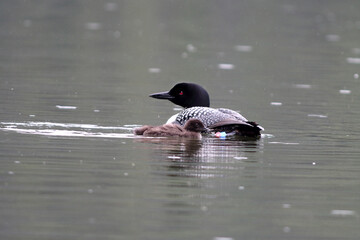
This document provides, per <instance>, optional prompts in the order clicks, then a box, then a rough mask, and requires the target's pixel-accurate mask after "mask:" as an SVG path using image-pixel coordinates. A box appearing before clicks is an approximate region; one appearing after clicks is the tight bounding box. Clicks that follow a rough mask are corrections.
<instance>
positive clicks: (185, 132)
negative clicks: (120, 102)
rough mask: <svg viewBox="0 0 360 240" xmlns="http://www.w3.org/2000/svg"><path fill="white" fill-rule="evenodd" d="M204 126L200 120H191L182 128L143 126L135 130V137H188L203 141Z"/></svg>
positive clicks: (172, 125)
mask: <svg viewBox="0 0 360 240" xmlns="http://www.w3.org/2000/svg"><path fill="white" fill-rule="evenodd" d="M206 131H207V129H206V128H205V127H204V124H203V123H202V122H201V121H200V120H198V119H190V120H188V121H187V122H186V123H185V126H184V127H182V126H180V125H178V124H171V123H170V124H164V125H161V126H156V127H154V126H148V125H146V126H143V127H139V128H135V129H134V134H135V135H144V136H153V137H170V136H176V137H187V138H195V139H201V134H200V133H201V132H206Z"/></svg>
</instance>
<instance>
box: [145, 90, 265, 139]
mask: <svg viewBox="0 0 360 240" xmlns="http://www.w3.org/2000/svg"><path fill="white" fill-rule="evenodd" d="M150 97H152V98H157V99H167V100H169V101H171V102H173V103H174V104H176V105H179V106H182V107H184V108H185V109H184V110H183V111H181V112H180V113H178V114H176V115H174V116H173V117H171V118H170V119H169V120H168V122H169V121H170V122H171V123H174V124H178V125H181V126H184V124H185V123H186V122H187V121H188V120H189V119H193V118H195V119H199V120H200V121H201V122H202V123H203V124H204V126H205V127H206V128H208V129H210V130H211V131H213V132H226V133H231V134H235V135H238V136H245V137H259V136H260V131H262V130H264V129H263V128H262V127H261V126H259V125H258V124H257V123H255V122H251V121H248V120H247V119H246V118H245V117H243V116H242V115H241V114H240V113H238V112H235V111H234V110H231V109H227V108H216V109H215V108H210V98H209V94H208V92H207V91H206V90H205V89H204V88H203V87H201V86H200V85H198V84H195V83H178V84H176V85H175V86H174V87H173V88H172V89H170V91H168V92H160V93H153V94H151V95H150Z"/></svg>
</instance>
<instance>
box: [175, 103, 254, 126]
mask: <svg viewBox="0 0 360 240" xmlns="http://www.w3.org/2000/svg"><path fill="white" fill-rule="evenodd" d="M224 110H226V109H222V110H219V109H215V108H210V107H191V108H186V109H184V110H183V111H182V112H180V113H179V114H178V115H177V117H176V120H175V123H177V124H180V125H184V124H185V123H186V121H187V120H189V119H191V118H196V119H199V120H200V121H201V122H202V123H203V124H204V125H205V127H208V128H211V127H212V126H215V124H218V123H220V122H226V121H231V123H232V124H235V123H237V124H247V123H246V122H247V120H246V118H244V117H242V116H241V115H240V114H239V113H237V112H235V111H233V110H230V109H228V111H224ZM229 113H231V114H229ZM234 113H237V114H238V115H239V116H240V117H239V116H238V115H236V114H234Z"/></svg>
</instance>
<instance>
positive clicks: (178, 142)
mask: <svg viewBox="0 0 360 240" xmlns="http://www.w3.org/2000/svg"><path fill="white" fill-rule="evenodd" d="M135 141H138V142H143V143H148V144H154V145H156V147H154V146H152V149H154V152H153V153H152V154H153V156H154V157H157V158H158V164H156V170H155V171H156V174H165V175H167V176H173V177H176V176H179V177H200V178H209V177H216V176H222V175H223V171H224V170H226V169H228V170H236V169H238V170H240V169H242V168H243V166H242V165H241V164H240V165H239V163H241V162H251V161H252V160H251V153H252V152H257V151H261V149H262V148H261V146H262V142H261V140H239V139H236V138H233V139H218V138H213V137H204V138H203V139H202V140H194V139H186V138H139V139H136V140H135Z"/></svg>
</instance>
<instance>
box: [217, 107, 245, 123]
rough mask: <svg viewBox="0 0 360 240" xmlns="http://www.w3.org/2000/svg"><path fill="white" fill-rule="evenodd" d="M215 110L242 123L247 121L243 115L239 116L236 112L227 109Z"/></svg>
mask: <svg viewBox="0 0 360 240" xmlns="http://www.w3.org/2000/svg"><path fill="white" fill-rule="evenodd" d="M217 110H218V111H220V112H222V113H225V114H229V115H231V116H233V117H234V118H236V119H238V120H241V121H243V122H247V121H248V120H247V119H246V118H245V117H244V116H243V115H241V114H240V113H238V112H236V111H234V110H231V109H228V108H218V109H217Z"/></svg>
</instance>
